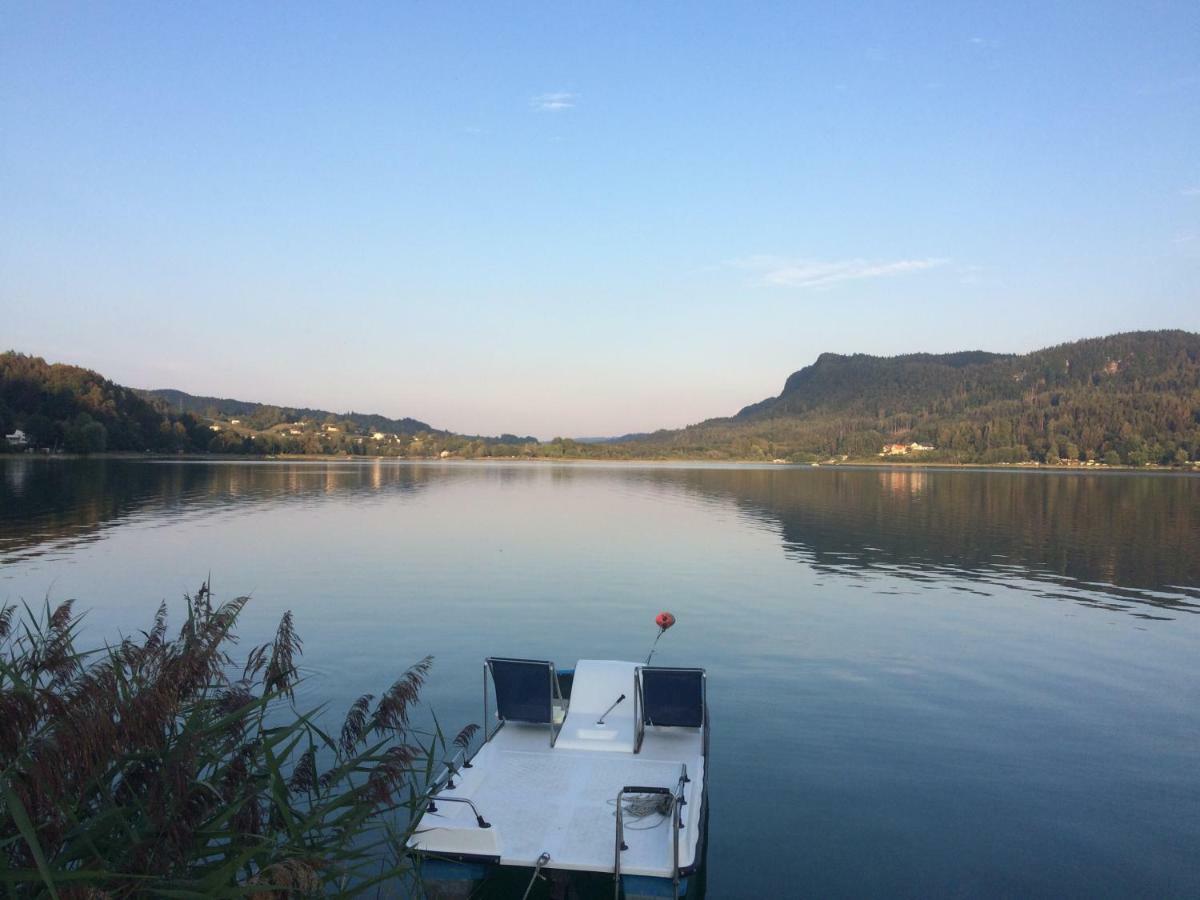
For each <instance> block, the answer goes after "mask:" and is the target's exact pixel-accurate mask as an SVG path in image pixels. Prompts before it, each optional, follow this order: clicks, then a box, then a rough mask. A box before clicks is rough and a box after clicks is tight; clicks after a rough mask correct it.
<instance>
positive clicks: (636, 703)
mask: <svg viewBox="0 0 1200 900" xmlns="http://www.w3.org/2000/svg"><path fill="white" fill-rule="evenodd" d="M667 668H669V669H672V670H674V671H677V672H699V673H700V692H701V697H700V730H701V731H702V732H705V733H707V729H708V673H707V672H706V671H705V670H704V669H690V668H680V667H675V666H638V667H637V668H636V669H634V670H633V727H634V728H635V729H636V733H635V735H634V739H633V752H634V753H640V752H641V749H642V740H643V739H644V738H645V736H646V721H645V720H646V715H645V709H646V698H645V697H644V696H643V695H642V670H643V669H667ZM667 727H670V726H667Z"/></svg>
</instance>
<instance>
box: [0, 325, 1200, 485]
mask: <svg viewBox="0 0 1200 900" xmlns="http://www.w3.org/2000/svg"><path fill="white" fill-rule="evenodd" d="M0 428H3V429H4V431H5V433H8V430H9V429H13V428H15V429H18V430H23V431H24V432H27V433H28V435H29V437H30V440H29V442H28V444H22V443H20V442H19V441H18V442H16V443H14V444H13V445H12V446H11V447H10V446H6V445H0V449H10V450H12V449H20V448H23V447H26V446H30V447H32V446H37V447H45V448H59V449H68V450H72V449H73V450H78V451H79V452H96V451H99V450H104V449H109V450H134V451H141V450H155V451H159V452H209V453H242V454H255V455H277V454H324V455H329V454H333V455H347V454H348V455H364V456H377V455H383V456H398V457H415V458H429V457H439V458H441V457H444V456H480V457H487V456H496V457H513V456H525V457H532V456H541V457H552V458H553V457H562V458H593V459H630V458H658V459H729V460H752V461H753V460H759V461H792V462H813V461H821V460H829V459H834V460H839V461H840V460H845V459H848V460H854V459H864V458H871V457H876V456H879V455H881V454H883V453H885V452H886V453H889V454H891V453H895V454H898V455H908V452H909V450H910V449H911V450H912V452H913V453H915V454H916V457H915V458H917V459H919V460H923V461H930V462H937V461H942V462H957V463H1045V464H1058V463H1067V464H1076V463H1082V462H1088V461H1091V462H1104V463H1107V464H1126V465H1135V466H1136V465H1145V464H1148V463H1153V464H1161V465H1177V466H1183V465H1191V466H1193V467H1194V466H1195V465H1196V464H1197V463H1200V334H1195V333H1192V332H1187V331H1179V330H1174V331H1139V332H1129V333H1125V334H1115V335H1110V336H1108V337H1102V338H1089V339H1086V340H1081V341H1074V342H1071V343H1066V344H1059V345H1057V346H1053V347H1047V348H1044V349H1042V350H1036V351H1033V352H1031V353H1024V354H1015V353H988V352H984V351H982V350H970V351H961V352H957V353H943V354H933V353H910V354H905V355H902V356H893V357H880V356H870V355H867V354H852V355H842V354H837V353H823V354H821V355H820V356H819V357H817V359H816V361H815V362H814V363H812V364H811V365H809V366H805V367H804V368H802V369H799V370H797V371H795V372H793V373H792V374H791V375H789V376H788V378H787V379H786V381H785V382H784V384H783V389H782V390H781V391H780V393H779V394H778V395H776V396H774V397H768V398H766V399H764V400H761V401H759V402H758V403H753V404H750V405H749V406H746V407H743V408H742V409H741V410H739V411H738V412H737V413H735V414H734V415H732V416H728V417H723V418H715V419H709V420H706V421H704V422H700V423H698V424H695V425H691V426H688V427H687V428H682V429H676V430H661V431H657V432H654V433H652V434H629V435H624V436H623V437H619V438H609V439H603V438H587V439H576V440H572V439H564V438H555V439H554V440H553V441H548V442H546V443H539V442H538V441H537V440H536V439H535V438H533V437H531V436H526V437H519V436H517V435H512V434H503V435H500V436H499V437H481V436H471V435H461V434H454V433H451V432H447V431H441V430H437V429H434V428H432V427H431V426H429V425H428V424H427V423H425V422H422V421H420V420H418V419H412V418H399V419H393V418H389V417H386V416H381V415H376V414H363V413H354V412H351V413H333V412H329V411H327V410H320V409H311V408H304V407H281V406H272V405H269V404H263V403H253V402H249V401H243V400H232V399H223V398H217V397H201V396H195V395H192V394H188V393H185V392H183V391H178V390H161V389H160V390H149V391H143V390H133V389H130V388H125V387H122V386H120V385H117V384H114V383H113V382H111V381H109V380H107V379H105V378H103V377H102V376H101V375H99V374H97V373H95V372H92V371H90V370H87V369H81V368H79V367H76V366H68V365H61V364H53V365H52V364H49V363H47V362H46V361H45V360H42V359H39V358H37V357H33V356H27V355H23V354H19V353H12V352H10V353H4V354H0ZM914 445H915V447H914Z"/></svg>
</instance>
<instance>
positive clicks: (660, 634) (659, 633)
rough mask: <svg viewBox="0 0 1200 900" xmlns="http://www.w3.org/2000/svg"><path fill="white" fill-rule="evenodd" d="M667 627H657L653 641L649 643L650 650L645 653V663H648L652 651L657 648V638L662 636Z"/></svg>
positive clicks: (652, 654) (652, 653)
mask: <svg viewBox="0 0 1200 900" xmlns="http://www.w3.org/2000/svg"><path fill="white" fill-rule="evenodd" d="M666 630H667V629H665V628H660V629H658V634H657V635H656V636H655V638H654V643H653V644H651V645H650V652H649V653H647V654H646V665H650V659H651V658H652V657H653V656H654V651H655V650H656V649H657V648H658V639H659V638H660V637H662V636H663V634H664V633H665V632H666Z"/></svg>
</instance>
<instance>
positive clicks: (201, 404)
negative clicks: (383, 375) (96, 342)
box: [0, 352, 537, 458]
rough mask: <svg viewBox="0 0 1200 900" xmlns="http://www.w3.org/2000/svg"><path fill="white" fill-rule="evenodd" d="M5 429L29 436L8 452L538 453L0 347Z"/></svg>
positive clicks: (528, 442)
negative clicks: (175, 387)
mask: <svg viewBox="0 0 1200 900" xmlns="http://www.w3.org/2000/svg"><path fill="white" fill-rule="evenodd" d="M0 429H2V431H3V434H5V435H7V434H10V433H11V434H13V435H14V436H16V432H17V431H20V432H22V433H23V435H24V438H25V439H24V440H23V441H21V440H16V441H14V442H12V443H10V442H8V441H7V440H4V441H0V451H9V452H21V451H24V450H31V449H37V450H49V451H66V452H69V453H99V452H102V451H106V450H107V451H125V452H142V451H153V452H157V453H237V454H251V455H260V456H262V455H273V454H292V453H295V454H321V455H351V456H403V457H415V458H428V457H441V456H443V455H451V456H514V455H517V454H524V455H534V454H535V453H536V447H537V440H536V439H535V438H532V437H518V436H516V435H500V436H499V437H482V436H478V435H461V434H454V433H452V432H448V431H441V430H438V429H434V428H431V427H430V426H429V425H427V424H426V423H424V422H421V421H418V420H417V419H408V418H404V419H391V418H388V417H386V416H380V415H369V414H362V413H341V414H336V413H331V412H328V411H326V410H319V409H304V408H299V409H297V408H287V407H278V406H269V405H266V404H262V403H250V402H246V401H241V400H221V399H218V398H215V397H194V396H192V395H190V394H185V393H183V392H182V391H140V390H136V389H133V388H127V387H122V386H121V385H119V384H115V383H113V382H112V381H109V380H108V379H107V378H105V377H104V376H102V375H100V374H98V373H96V372H93V371H91V370H89V369H83V368H80V367H78V366H70V365H62V364H59V363H54V364H51V363H48V362H46V361H45V360H44V359H41V358H39V357H36V356H27V355H25V354H22V353H14V352H9V353H2V354H0Z"/></svg>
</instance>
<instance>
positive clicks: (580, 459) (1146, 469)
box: [0, 452, 1200, 475]
mask: <svg viewBox="0 0 1200 900" xmlns="http://www.w3.org/2000/svg"><path fill="white" fill-rule="evenodd" d="M8 458H12V459H36V460H41V461H45V462H54V461H68V460H69V461H77V460H121V461H127V462H128V461H139V462H206V463H222V462H253V463H298V462H299V463H331V462H338V463H361V464H366V463H372V464H373V463H378V462H392V463H408V464H413V463H420V464H431V463H439V464H446V463H450V464H456V465H457V464H462V463H473V464H491V463H495V464H499V463H503V464H512V463H520V464H532V465H546V464H552V465H564V464H569V465H618V466H619V465H638V466H647V465H656V466H672V465H679V466H712V467H714V468H762V469H839V468H841V469H880V470H886V469H916V470H923V469H948V470H957V469H964V470H976V471H989V472H1014V471H1024V472H1051V473H1093V474H1104V473H1106V472H1111V473H1127V472H1135V473H1139V474H1142V475H1155V474H1156V475H1200V465H1194V464H1193V465H1187V466H1161V465H1154V466H1128V465H1119V466H1110V465H1106V464H1104V463H1096V464H1093V465H1087V464H1086V463H1079V464H1076V465H1056V466H1051V465H1046V464H1044V463H1036V462H1028V463H958V462H935V461H928V462H915V461H914V462H905V461H901V460H889V461H884V460H873V459H847V460H838V461H831V462H817V463H804V462H774V461H767V460H752V459H708V458H705V457H671V458H663V457H628V458H613V459H597V458H594V457H587V456H563V457H558V456H522V457H518V456H449V457H446V458H444V459H441V458H436V457H423V456H350V455H328V454H303V453H297V454H277V455H272V456H258V455H251V454H241V453H115V452H114V453H92V454H80V453H5V454H0V460H4V459H8Z"/></svg>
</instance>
